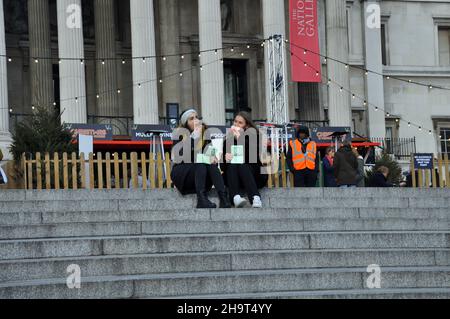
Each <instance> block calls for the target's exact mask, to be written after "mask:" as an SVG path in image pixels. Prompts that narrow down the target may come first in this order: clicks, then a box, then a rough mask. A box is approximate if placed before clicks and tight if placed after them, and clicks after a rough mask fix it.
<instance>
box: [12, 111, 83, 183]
mask: <svg viewBox="0 0 450 319" xmlns="http://www.w3.org/2000/svg"><path fill="white" fill-rule="evenodd" d="M12 140H13V142H12V144H11V147H10V150H11V154H12V155H13V157H14V161H15V166H16V169H15V175H16V179H18V178H21V177H22V174H21V173H22V172H21V170H22V168H21V167H20V160H21V158H22V154H23V153H25V154H26V155H27V158H29V157H30V155H32V156H34V155H35V154H36V153H37V152H40V153H43V154H44V153H49V154H54V153H59V154H62V153H64V152H66V153H68V154H71V153H72V152H75V151H76V149H77V148H76V145H73V144H72V132H71V131H70V130H69V129H67V128H66V127H64V125H62V124H61V119H60V116H59V114H58V113H57V112H54V111H52V110H49V109H46V108H43V107H38V108H37V109H36V110H35V112H34V113H33V116H31V117H29V118H27V119H25V120H24V121H23V122H20V123H18V124H17V126H16V129H15V132H14V133H13V134H12ZM52 166H53V165H52Z"/></svg>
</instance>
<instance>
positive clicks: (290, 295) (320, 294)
mask: <svg viewBox="0 0 450 319" xmlns="http://www.w3.org/2000/svg"><path fill="white" fill-rule="evenodd" d="M166 298H169V299H180V300H185V299H239V298H243V299H281V298H282V299H450V289H449V288H402V289H370V290H369V289H351V290H310V291H273V292H268V293H264V292H262V293H243V294H241V293H239V294H221V295H217V294H209V295H184V296H169V297H165V298H160V299H166Z"/></svg>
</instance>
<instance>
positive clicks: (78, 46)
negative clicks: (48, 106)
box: [57, 0, 87, 124]
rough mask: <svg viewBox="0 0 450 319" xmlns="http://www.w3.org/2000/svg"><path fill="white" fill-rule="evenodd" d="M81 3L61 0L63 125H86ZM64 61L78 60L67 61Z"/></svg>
mask: <svg viewBox="0 0 450 319" xmlns="http://www.w3.org/2000/svg"><path fill="white" fill-rule="evenodd" d="M81 12H82V11H81V0H58V1H57V14H58V51H59V58H60V59H61V63H60V65H59V81H60V92H61V93H60V96H61V112H62V115H61V122H63V123H82V124H83V123H86V122H87V111H86V82H85V81H86V78H85V63H84V39H83V21H82V14H81ZM64 58H79V59H76V60H64Z"/></svg>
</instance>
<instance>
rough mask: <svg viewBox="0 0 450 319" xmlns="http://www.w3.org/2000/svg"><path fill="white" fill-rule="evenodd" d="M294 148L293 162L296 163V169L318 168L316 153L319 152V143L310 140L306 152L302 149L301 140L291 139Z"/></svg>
mask: <svg viewBox="0 0 450 319" xmlns="http://www.w3.org/2000/svg"><path fill="white" fill-rule="evenodd" d="M294 143H295V144H294ZM289 144H290V145H291V149H292V163H293V164H294V169H295V170H296V171H300V170H303V169H306V168H308V169H311V170H314V169H315V168H316V156H317V155H316V154H317V144H316V142H312V141H311V142H309V143H308V145H307V146H306V154H305V153H303V151H302V143H300V141H299V140H295V141H292V140H291V141H290V142H289Z"/></svg>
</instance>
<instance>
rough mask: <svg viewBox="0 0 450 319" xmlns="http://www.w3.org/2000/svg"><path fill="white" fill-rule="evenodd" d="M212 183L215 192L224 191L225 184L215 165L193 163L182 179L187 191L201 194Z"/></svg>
mask: <svg viewBox="0 0 450 319" xmlns="http://www.w3.org/2000/svg"><path fill="white" fill-rule="evenodd" d="M211 185H214V187H215V188H216V191H217V192H225V185H224V182H223V178H222V175H221V174H220V170H219V168H218V167H217V165H207V164H194V165H193V166H191V168H190V170H189V172H188V174H187V176H186V179H185V181H184V190H185V191H186V192H187V193H197V194H201V193H204V192H206V191H207V190H208V189H210V188H211Z"/></svg>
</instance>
